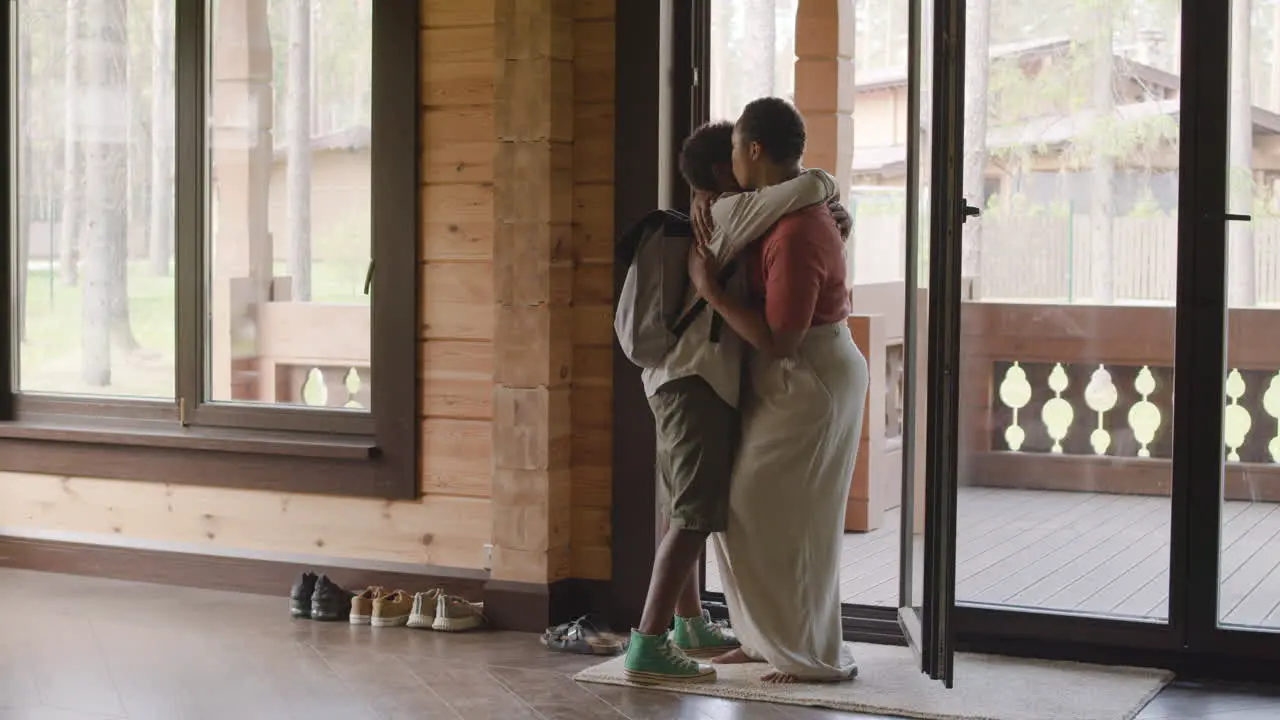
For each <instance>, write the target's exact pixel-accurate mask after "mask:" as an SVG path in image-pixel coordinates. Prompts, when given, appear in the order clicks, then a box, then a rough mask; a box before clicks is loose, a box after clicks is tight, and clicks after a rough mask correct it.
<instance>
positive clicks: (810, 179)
mask: <svg viewBox="0 0 1280 720" xmlns="http://www.w3.org/2000/svg"><path fill="white" fill-rule="evenodd" d="M836 194H837V188H836V182H835V178H833V177H831V175H829V174H828V173H826V172H825V171H822V170H806V171H804V172H802V173H800V175H798V176H797V177H795V178H792V179H791V180H788V181H786V182H784V183H779V184H777V185H771V186H769V187H767V188H762V189H760V190H754V191H751V192H743V193H735V194H732V195H723V196H721V197H720V199H719V200H717V201H716V202H715V204H714V205H712V207H711V217H712V220H714V222H715V229H714V231H713V233H712V237H711V250H712V251H713V252H714V253H715V254H716V258H717V259H719V261H720V263H721V265H723V264H725V263H727V262H729V261H730V260H732V259H733V258H735V257H737V255H738V254H739V253H740V252H741V251H742V249H743V248H745V247H747V246H748V245H750V244H751V243H752V242H753V241H754V240H756V239H757V238H759V237H760V236H761V235H763V234H764V233H765V232H766V231H768V229H769V228H771V227H773V225H774V223H776V222H778V220H779V219H780V218H781V217H782V216H783V215H786V214H787V213H789V212H791V211H793V210H798V209H800V208H803V207H808V206H810V205H815V204H817V203H820V202H826V201H828V200H830V199H831V198H833V197H835V196H836ZM742 270H743V268H739V269H738V271H737V272H735V273H734V274H733V277H732V278H731V279H730V281H729V283H728V285H727V288H726V289H727V290H728V291H729V292H732V293H735V294H737V295H738V296H739V297H745V296H746V292H747V274H746V273H745V272H743V271H742ZM696 299H697V296H696V293H694V291H693V290H692V289H690V296H689V298H688V299H687V300H686V302H685V307H686V308H688V307H690V306H692V305H693V303H694V301H695V300H696ZM714 314H715V313H713V312H712V311H711V309H710V308H704V309H703V311H702V312H701V313H699V314H698V317H697V318H696V319H694V321H693V323H692V324H691V325H689V327H688V328H687V329H686V330H685V332H684V334H683V335H681V336H680V339H679V340H678V341H676V345H675V347H674V348H672V349H671V352H670V353H668V354H667V357H666V358H665V359H664V361H663V363H662V365H660V366H659V367H656V368H645V369H644V371H643V373H642V374H641V378H642V380H643V381H644V391H645V395H646V396H649V397H652V396H653V395H654V394H655V393H657V392H658V390H660V389H662V386H663V385H666V384H667V383H669V382H671V381H673V380H679V379H680V378H685V377H689V376H691V375H698V376H700V377H702V379H704V380H706V381H707V384H709V385H710V386H711V389H712V390H715V392H716V394H717V395H719V396H720V397H721V399H723V400H724V401H725V402H727V403H729V405H731V406H733V407H737V406H738V389H739V383H741V381H742V357H743V351H744V350H745V347H744V345H743V340H742V338H740V337H738V334H737V333H735V332H733V330H732V329H730V328H729V326H728V324H724V323H722V327H721V332H720V341H719V342H714V343H713V342H711V318H712V316H713V315H714Z"/></svg>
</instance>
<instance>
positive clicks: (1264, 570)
mask: <svg viewBox="0 0 1280 720" xmlns="http://www.w3.org/2000/svg"><path fill="white" fill-rule="evenodd" d="M959 515H960V517H959V533H958V537H959V542H958V545H957V548H956V554H957V568H958V569H957V575H956V597H957V598H958V600H959V601H960V602H962V603H974V604H985V605H1004V606H1020V607H1029V608H1036V609H1041V610H1055V611H1063V612H1070V613H1082V614H1089V615H1103V616H1109V617H1125V618H1145V619H1156V620H1163V619H1164V618H1166V617H1167V615H1168V591H1169V588H1168V584H1169V520H1170V501H1169V498H1167V497H1142V496H1135V495H1104V494H1095V493H1072V492H1050V491H1040V490H1005V489H995V488H964V489H962V490H961V491H960V504H959ZM898 527H899V516H898V511H897V510H893V511H891V512H889V513H887V514H886V517H885V523H884V525H882V526H881V527H880V528H879V529H877V530H874V531H872V532H867V533H849V534H847V535H845V538H844V553H843V555H844V557H843V562H842V565H843V567H842V568H841V571H840V581H841V582H840V587H841V595H842V597H843V599H844V601H845V602H847V603H854V604H860V605H883V606H892V605H895V604H896V603H897V595H898ZM917 538H918V536H917ZM1222 547H1223V553H1222V577H1223V581H1222V589H1221V601H1220V607H1221V608H1222V610H1223V613H1222V614H1223V618H1222V619H1223V620H1224V621H1225V623H1227V624H1229V625H1237V626H1245V627H1265V628H1272V629H1277V630H1280V504H1276V503H1249V502H1228V503H1227V504H1226V507H1225V508H1224V511H1223V529H1222ZM917 552H918V550H917ZM916 565H917V566H919V565H920V563H918V562H917V563H916ZM707 589H709V590H713V591H718V590H719V589H720V578H719V571H718V570H717V568H716V565H715V558H714V557H713V556H710V555H709V557H708V563H707Z"/></svg>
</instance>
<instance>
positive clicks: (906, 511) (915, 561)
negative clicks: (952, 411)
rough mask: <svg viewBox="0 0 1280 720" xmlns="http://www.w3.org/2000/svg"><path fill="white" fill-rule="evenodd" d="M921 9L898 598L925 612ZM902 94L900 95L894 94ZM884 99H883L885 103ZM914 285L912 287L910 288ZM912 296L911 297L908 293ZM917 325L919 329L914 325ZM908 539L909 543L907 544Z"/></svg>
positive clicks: (924, 4)
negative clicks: (906, 465)
mask: <svg viewBox="0 0 1280 720" xmlns="http://www.w3.org/2000/svg"><path fill="white" fill-rule="evenodd" d="M918 2H919V4H920V11H919V15H918V17H917V18H916V20H915V22H916V23H918V27H917V32H918V33H919V37H920V47H919V54H918V55H917V56H916V57H915V58H913V59H912V60H913V62H915V64H916V71H917V72H918V73H919V76H920V84H919V87H918V88H917V89H916V92H917V95H916V99H917V100H918V103H919V104H918V108H919V112H918V115H917V116H915V117H914V118H913V121H914V122H915V123H916V127H915V133H914V134H913V135H911V136H910V142H911V143H912V145H913V147H914V148H915V151H916V153H917V155H916V157H917V164H916V167H917V168H918V170H917V174H916V175H915V176H914V177H912V176H911V175H910V171H908V176H907V183H908V189H907V192H908V193H909V194H912V193H913V191H914V193H913V197H911V201H910V207H911V211H912V212H913V213H915V216H914V225H913V227H912V230H911V232H912V233H913V234H914V247H913V248H912V249H911V251H910V252H914V255H913V256H912V255H911V254H910V252H909V254H908V257H912V260H911V261H910V262H909V264H910V267H909V270H908V271H909V272H911V273H913V275H914V278H915V292H914V296H915V310H914V312H913V314H912V317H910V318H907V328H908V330H907V332H908V333H909V335H908V336H907V337H906V342H908V343H914V345H913V347H912V348H911V349H910V350H909V351H908V353H907V357H908V358H911V360H908V366H907V368H906V372H908V373H913V377H912V381H911V382H910V383H909V385H910V386H911V388H912V389H911V392H910V393H909V395H908V396H907V397H905V401H904V407H905V408H906V413H905V415H904V417H905V418H907V422H908V423H909V425H910V427H911V432H912V439H911V442H910V443H908V445H907V447H906V450H905V451H906V452H910V453H911V455H912V458H911V459H912V462H911V463H910V465H911V466H912V468H913V469H912V471H911V472H909V473H906V474H904V476H903V483H905V484H906V486H907V492H906V493H904V495H903V497H905V498H910V499H911V504H910V506H908V507H904V508H903V512H902V518H903V523H902V533H901V537H902V547H903V548H904V549H906V548H910V550H909V552H910V555H907V553H906V552H903V554H902V555H903V557H902V564H903V567H908V566H909V567H910V570H911V574H910V577H909V578H908V588H907V590H908V593H907V595H906V596H905V597H901V598H900V599H899V605H900V606H903V607H912V608H916V609H920V608H921V607H922V606H923V604H924V525H925V470H926V467H925V457H926V455H925V448H926V446H927V443H928V434H927V432H926V428H927V425H928V405H929V403H928V392H929V363H928V360H929V252H930V247H931V244H930V238H931V231H932V215H933V213H932V212H931V203H932V201H931V197H932V193H931V192H930V188H931V185H932V173H933V140H934V137H933V135H934V133H933V130H934V128H933V92H934V86H933V60H934V52H935V45H934V41H933V40H934V37H933V35H934V13H935V3H934V0H918ZM900 92H901V93H902V96H901V98H898V97H891V98H888V100H890V101H891V102H892V103H893V104H894V105H895V106H896V105H899V104H901V106H903V107H906V104H907V97H906V93H907V88H906V87H905V86H903V87H902V88H901V90H900ZM894 94H895V95H896V94H897V93H896V92H895V93H894ZM884 101H885V100H884V99H881V101H880V102H881V103H883V102H884ZM872 102H874V101H873V99H872V98H864V99H863V103H864V105H863V108H861V109H860V112H863V113H867V112H868V111H869V110H870V109H871V108H870V107H868V106H869V105H871V103H872ZM908 285H910V283H908ZM908 292H911V290H910V288H908ZM913 322H914V324H913ZM908 538H910V540H909V541H908Z"/></svg>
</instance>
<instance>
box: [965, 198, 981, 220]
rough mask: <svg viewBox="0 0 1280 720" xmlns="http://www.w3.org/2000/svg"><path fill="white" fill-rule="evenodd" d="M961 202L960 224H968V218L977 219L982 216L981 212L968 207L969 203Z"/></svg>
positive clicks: (970, 206)
mask: <svg viewBox="0 0 1280 720" xmlns="http://www.w3.org/2000/svg"><path fill="white" fill-rule="evenodd" d="M961 202H962V203H964V204H963V206H962V209H961V217H960V222H968V221H969V218H974V217H979V216H980V215H982V210H980V209H978V208H976V207H974V206H972V205H970V204H969V201H967V200H962V201H961Z"/></svg>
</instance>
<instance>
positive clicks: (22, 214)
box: [14, 23, 37, 342]
mask: <svg viewBox="0 0 1280 720" xmlns="http://www.w3.org/2000/svg"><path fill="white" fill-rule="evenodd" d="M28 24H29V23H28ZM28 29H29V28H28ZM18 92H19V93H20V99H19V101H18V103H19V105H18V106H19V108H22V109H23V111H22V115H20V116H19V117H20V118H21V121H22V122H23V124H24V125H26V126H27V127H26V128H24V129H29V128H30V123H31V110H32V108H33V106H32V104H31V33H30V32H22V31H20V32H19V33H18ZM18 137H19V141H18V142H19V145H18V171H19V177H21V178H22V182H19V183H18V208H17V209H18V236H17V238H16V240H17V245H18V247H17V251H18V252H17V257H16V258H15V262H16V264H17V266H18V267H17V268H16V269H17V271H18V277H17V280H18V282H17V286H18V287H17V288H16V290H17V297H16V298H14V305H15V306H16V307H15V308H14V311H15V312H16V313H17V317H16V322H17V326H18V327H17V328H16V329H17V333H16V334H17V337H18V341H19V342H23V341H25V340H26V339H27V279H28V275H29V271H30V265H31V252H30V250H31V215H32V213H31V194H32V191H33V190H34V186H35V180H36V177H37V176H36V174H35V172H34V171H35V167H34V166H33V165H32V152H31V133H30V132H21V133H19V135H18Z"/></svg>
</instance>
